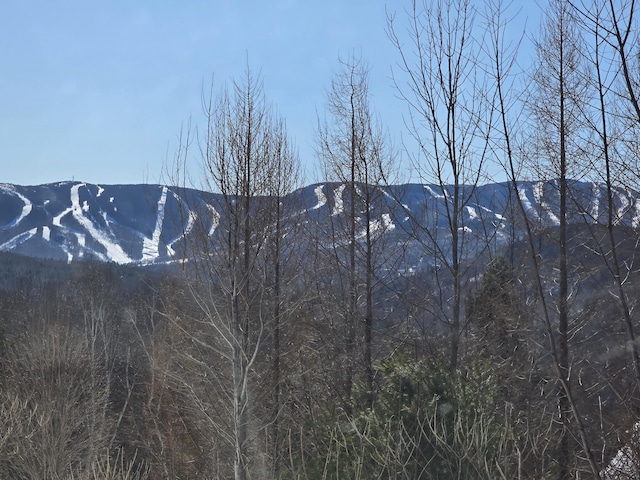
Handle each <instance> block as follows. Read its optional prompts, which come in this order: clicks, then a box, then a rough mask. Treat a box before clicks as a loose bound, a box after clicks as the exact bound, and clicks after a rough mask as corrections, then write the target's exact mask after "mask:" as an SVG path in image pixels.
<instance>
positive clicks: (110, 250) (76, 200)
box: [54, 183, 132, 263]
mask: <svg viewBox="0 0 640 480" xmlns="http://www.w3.org/2000/svg"><path fill="white" fill-rule="evenodd" d="M84 186H86V184H84V183H79V184H76V185H74V186H73V187H71V214H72V215H73V217H74V218H75V219H76V221H77V222H78V223H79V224H80V225H81V226H82V227H84V229H85V230H86V231H87V232H88V233H89V235H91V237H92V238H93V239H94V240H96V241H97V242H98V243H99V244H100V245H102V246H103V247H104V248H105V250H106V251H107V256H108V258H109V260H111V261H113V262H116V263H131V262H132V260H131V258H129V256H128V255H127V254H126V253H125V251H124V250H123V249H122V247H121V246H120V245H118V243H116V241H115V240H114V239H112V238H109V237H108V236H107V235H106V234H105V233H103V232H101V231H100V230H99V229H98V228H96V226H95V225H94V224H93V222H92V221H91V220H90V219H89V218H87V217H85V216H84V212H83V209H82V207H81V206H80V187H84ZM112 198H113V197H112ZM54 220H55V219H54Z"/></svg>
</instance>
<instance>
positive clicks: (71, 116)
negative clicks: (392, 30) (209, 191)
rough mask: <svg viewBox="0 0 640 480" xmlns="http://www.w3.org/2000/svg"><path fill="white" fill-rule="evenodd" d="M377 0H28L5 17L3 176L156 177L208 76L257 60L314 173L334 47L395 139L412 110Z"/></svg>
mask: <svg viewBox="0 0 640 480" xmlns="http://www.w3.org/2000/svg"><path fill="white" fill-rule="evenodd" d="M406 4H407V2H405V1H402V2H401V1H399V0H397V1H395V2H393V1H392V2H388V1H387V2H385V1H378V0H324V1H322V2H310V1H302V0H272V1H269V2H266V1H258V0H226V1H223V0H209V1H207V0H185V1H180V2H178V1H169V0H109V1H105V0H103V1H94V0H60V1H58V2H51V1H48V0H46V1H45V0H38V1H36V0H22V1H19V2H6V3H5V5H3V12H2V15H1V16H0V60H1V62H2V70H1V73H0V162H1V165H2V178H1V179H0V181H2V182H8V183H17V184H23V185H29V184H40V183H48V182H55V181H60V180H71V179H75V180H82V181H85V182H91V183H103V184H114V183H141V182H151V183H154V182H157V181H159V180H160V179H161V178H160V175H161V171H162V166H163V162H164V161H165V158H167V157H168V158H169V160H171V158H172V157H173V155H174V153H175V150H176V147H177V145H178V141H177V137H178V134H179V132H180V128H181V125H182V124H186V122H188V120H189V118H191V119H192V123H198V122H199V121H200V119H201V107H200V98H201V92H202V86H203V84H205V85H207V84H208V83H209V82H210V81H211V78H212V75H213V76H214V88H217V87H218V86H221V85H222V83H223V82H225V81H229V80H231V79H232V78H233V77H237V78H239V77H241V76H242V73H243V71H244V69H245V66H246V64H247V60H248V63H249V65H250V67H251V69H252V70H253V71H254V72H259V73H261V75H262V78H263V81H264V90H265V95H266V99H267V101H268V102H269V103H270V104H272V105H274V106H275V107H276V108H277V109H278V111H279V112H280V114H281V115H282V116H283V117H284V118H285V120H286V122H287V125H288V131H289V134H290V136H291V137H292V139H293V141H294V142H295V144H296V145H297V147H298V150H299V152H300V156H301V160H302V161H303V165H304V167H305V170H306V173H307V175H306V177H307V182H311V181H315V180H317V178H315V171H316V170H315V167H314V162H315V160H314V153H313V149H314V130H315V126H316V118H317V117H316V115H317V112H320V113H321V112H322V110H323V105H324V92H325V90H326V89H327V88H328V86H329V84H330V81H331V77H332V74H333V72H335V71H336V69H337V66H338V57H339V56H340V55H342V56H348V55H349V54H350V53H352V52H354V51H355V52H357V53H359V54H360V55H361V56H362V58H363V59H364V60H365V61H366V62H367V63H368V64H369V66H370V69H371V72H370V90H371V94H372V97H371V103H372V106H373V107H374V108H375V109H376V110H377V111H378V113H379V114H380V116H381V118H382V120H383V122H384V124H385V125H386V127H387V128H388V130H389V133H390V135H391V137H392V138H393V140H394V142H395V143H397V144H398V145H399V143H400V140H399V139H400V135H401V131H402V129H403V127H402V114H403V113H404V109H405V106H404V105H403V104H402V103H401V102H400V101H399V100H398V99H397V98H396V93H395V91H394V89H393V87H392V85H391V80H390V74H391V67H392V65H393V64H394V63H395V62H396V61H397V52H396V51H395V50H394V49H393V47H392V45H391V44H390V42H389V40H388V38H387V35H386V33H385V28H386V11H397V12H398V18H399V19H401V18H402V8H403V5H406Z"/></svg>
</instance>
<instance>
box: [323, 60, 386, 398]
mask: <svg viewBox="0 0 640 480" xmlns="http://www.w3.org/2000/svg"><path fill="white" fill-rule="evenodd" d="M368 73H369V69H368V67H367V65H366V64H365V63H364V62H363V60H362V59H360V58H359V57H355V56H351V57H349V59H347V60H340V70H339V72H338V73H336V74H335V75H334V77H333V79H332V81H331V87H330V88H329V90H328V91H327V94H326V99H327V113H328V115H329V118H325V120H324V121H323V122H320V124H319V126H318V155H319V156H320V159H321V160H322V165H323V167H324V171H325V177H326V178H327V179H328V180H333V181H338V182H340V186H339V187H338V188H337V189H336V191H335V192H334V195H335V197H336V198H335V199H334V208H333V211H332V214H331V216H330V217H329V218H328V221H329V222H330V227H331V238H330V242H329V243H330V244H329V246H328V249H329V250H330V257H331V258H333V262H332V263H334V265H335V268H337V270H338V271H337V275H338V277H339V278H340V280H341V281H342V280H343V279H344V280H345V285H342V283H341V286H340V291H339V292H336V293H337V295H338V296H341V295H343V294H346V295H345V296H346V302H339V304H340V305H341V308H342V307H344V309H345V310H346V311H345V312H344V313H342V315H343V316H344V324H345V327H346V335H345V336H346V339H345V340H346V343H345V351H346V355H347V359H346V362H347V365H352V363H353V362H354V359H355V358H356V357H357V356H359V355H356V350H357V348H358V347H361V348H362V350H363V353H362V363H363V367H364V380H365V385H366V388H367V392H368V393H367V396H368V397H370V398H371V395H372V392H373V376H374V372H373V360H372V358H373V353H372V352H373V346H372V345H373V330H374V310H375V305H374V303H375V302H376V298H374V297H375V296H376V294H378V295H380V289H379V285H380V283H381V282H382V281H383V279H382V278H381V275H380V273H381V268H380V267H381V264H382V263H383V262H384V258H383V257H382V255H381V254H382V251H381V249H380V241H381V234H382V233H384V232H385V230H386V229H387V228H388V227H389V225H390V221H391V219H390V214H389V213H388V212H387V213H385V210H384V198H385V197H384V195H385V194H384V192H383V191H382V189H381V183H382V182H383V180H384V179H385V177H386V178H389V177H390V176H391V175H392V173H393V160H394V159H393V154H392V153H391V151H390V148H389V146H388V140H387V139H386V138H385V135H384V133H383V130H382V127H381V126H380V122H379V120H378V119H377V118H376V117H375V114H374V113H373V112H372V110H371V107H370V95H369V80H368ZM345 246H346V248H345ZM361 337H362V342H361V343H359V342H357V339H358V338H361ZM354 375H356V372H352V371H349V372H348V373H347V377H348V378H347V379H346V381H347V393H349V392H350V390H351V382H352V381H353V378H354Z"/></svg>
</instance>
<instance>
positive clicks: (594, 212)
mask: <svg viewBox="0 0 640 480" xmlns="http://www.w3.org/2000/svg"><path fill="white" fill-rule="evenodd" d="M591 196H592V197H593V203H592V204H591V212H589V215H590V216H591V218H592V219H593V221H594V222H597V221H598V215H600V187H599V185H598V184H597V183H596V182H593V183H592V184H591Z"/></svg>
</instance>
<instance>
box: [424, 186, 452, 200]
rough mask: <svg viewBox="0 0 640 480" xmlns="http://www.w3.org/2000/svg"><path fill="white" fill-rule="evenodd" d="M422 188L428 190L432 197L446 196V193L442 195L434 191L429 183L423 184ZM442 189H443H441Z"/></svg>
mask: <svg viewBox="0 0 640 480" xmlns="http://www.w3.org/2000/svg"><path fill="white" fill-rule="evenodd" d="M424 189H425V190H426V191H427V192H429V194H430V195H431V196H432V197H433V198H447V197H446V195H443V194H441V193H436V192H435V191H434V190H433V188H431V187H430V186H429V185H424ZM443 191H444V190H443Z"/></svg>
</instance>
